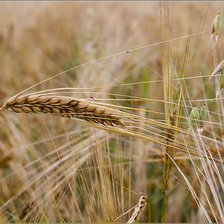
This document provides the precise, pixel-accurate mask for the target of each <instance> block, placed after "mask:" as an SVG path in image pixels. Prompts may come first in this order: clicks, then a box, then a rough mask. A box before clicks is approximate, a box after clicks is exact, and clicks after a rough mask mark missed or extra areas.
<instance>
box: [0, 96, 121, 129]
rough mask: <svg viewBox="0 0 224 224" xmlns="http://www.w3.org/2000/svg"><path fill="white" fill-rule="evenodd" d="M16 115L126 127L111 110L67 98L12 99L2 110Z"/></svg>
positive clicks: (14, 97) (22, 97)
mask: <svg viewBox="0 0 224 224" xmlns="http://www.w3.org/2000/svg"><path fill="white" fill-rule="evenodd" d="M3 109H10V110H12V111H14V112H16V113H46V114H52V115H57V116H61V117H67V118H78V119H82V120H86V121H89V122H94V123H97V124H101V125H105V126H107V125H108V126H113V127H114V126H115V125H118V126H124V125H123V123H122V122H121V120H120V117H119V116H117V115H116V114H115V113H113V112H111V110H110V109H109V108H106V107H102V106H98V105H97V106H96V105H94V104H93V103H89V102H88V101H85V100H80V99H76V98H73V97H65V96H45V95H21V96H17V95H16V96H13V97H12V98H10V99H9V100H8V101H7V102H6V103H5V104H4V105H3V107H2V108H0V110H3Z"/></svg>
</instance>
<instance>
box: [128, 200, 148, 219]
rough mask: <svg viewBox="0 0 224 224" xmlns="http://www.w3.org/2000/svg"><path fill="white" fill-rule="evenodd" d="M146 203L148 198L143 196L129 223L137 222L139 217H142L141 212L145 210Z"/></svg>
mask: <svg viewBox="0 0 224 224" xmlns="http://www.w3.org/2000/svg"><path fill="white" fill-rule="evenodd" d="M146 204H147V198H146V197H145V196H141V197H140V199H139V202H138V204H137V205H136V207H135V210H134V212H133V214H132V216H131V218H130V219H129V220H128V221H127V223H134V222H136V221H137V220H138V218H139V217H140V215H141V213H142V212H143V210H144V208H145V206H146Z"/></svg>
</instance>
